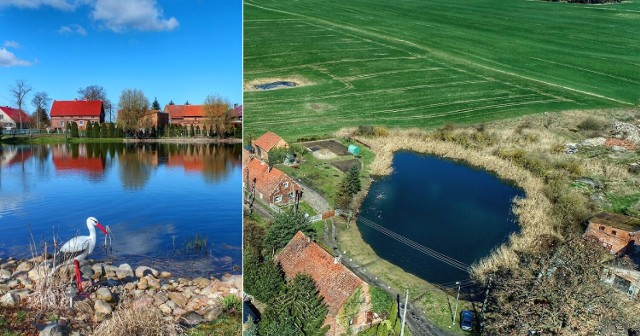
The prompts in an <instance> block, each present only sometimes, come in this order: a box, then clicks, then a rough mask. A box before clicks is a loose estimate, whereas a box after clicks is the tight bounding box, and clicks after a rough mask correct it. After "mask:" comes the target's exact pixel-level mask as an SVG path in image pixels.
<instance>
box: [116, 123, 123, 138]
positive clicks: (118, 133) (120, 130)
mask: <svg viewBox="0 0 640 336" xmlns="http://www.w3.org/2000/svg"><path fill="white" fill-rule="evenodd" d="M116 136H117V137H118V138H124V129H123V128H122V127H120V126H118V125H116Z"/></svg>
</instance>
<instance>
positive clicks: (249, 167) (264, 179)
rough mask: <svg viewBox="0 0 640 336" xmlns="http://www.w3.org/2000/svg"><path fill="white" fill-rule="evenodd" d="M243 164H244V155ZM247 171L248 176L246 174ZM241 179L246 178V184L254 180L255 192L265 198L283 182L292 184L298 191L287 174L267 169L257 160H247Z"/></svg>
mask: <svg viewBox="0 0 640 336" xmlns="http://www.w3.org/2000/svg"><path fill="white" fill-rule="evenodd" d="M243 153H244V152H243ZM243 162H245V159H244V155H243ZM247 171H248V172H249V174H247ZM243 177H244V178H247V177H248V180H247V182H248V183H251V181H253V179H254V178H255V179H256V190H258V191H259V192H261V193H262V194H264V195H266V196H271V194H273V192H274V191H276V190H277V189H278V188H279V185H280V184H281V183H283V182H285V181H289V182H291V183H293V185H294V188H295V189H300V187H299V186H298V185H297V184H296V183H295V182H293V180H291V178H290V177H289V176H288V175H287V174H285V173H283V172H282V171H280V170H279V169H278V168H275V167H272V168H271V169H269V165H267V164H266V163H264V162H262V161H260V160H258V159H250V160H249V162H248V164H246V166H245V170H244V171H243Z"/></svg>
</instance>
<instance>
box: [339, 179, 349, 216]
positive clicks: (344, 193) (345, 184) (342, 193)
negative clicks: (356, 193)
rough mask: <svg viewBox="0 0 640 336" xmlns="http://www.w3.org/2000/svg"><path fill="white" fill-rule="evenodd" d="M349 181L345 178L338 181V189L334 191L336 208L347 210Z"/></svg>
mask: <svg viewBox="0 0 640 336" xmlns="http://www.w3.org/2000/svg"><path fill="white" fill-rule="evenodd" d="M349 189H350V188H349V180H348V178H347V176H345V177H344V178H343V179H342V180H340V184H338V189H337V190H336V208H339V209H347V208H349V204H350V203H351V194H350V193H349Z"/></svg>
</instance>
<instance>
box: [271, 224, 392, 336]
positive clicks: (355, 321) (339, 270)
mask: <svg viewBox="0 0 640 336" xmlns="http://www.w3.org/2000/svg"><path fill="white" fill-rule="evenodd" d="M276 262H278V263H279V264H280V266H281V267H282V270H283V271H284V274H285V276H286V277H287V278H288V279H292V278H293V277H295V276H296V275H297V274H300V273H303V274H308V275H309V276H310V277H311V278H312V279H313V281H314V282H315V283H316V287H317V288H318V292H319V293H320V296H322V298H323V301H324V303H325V304H326V305H327V308H328V310H329V311H328V313H327V317H326V319H325V325H329V326H330V327H331V329H329V332H327V335H343V334H346V332H347V328H351V331H352V332H354V333H358V332H360V331H362V330H363V329H365V328H366V327H368V326H371V325H372V324H374V323H378V322H380V318H379V317H378V316H377V315H376V314H374V313H373V311H372V309H373V308H372V305H371V294H370V292H369V285H368V284H367V283H366V282H364V281H363V280H362V279H360V278H359V277H358V276H357V275H355V274H354V273H353V272H351V271H350V270H349V269H348V268H347V267H346V266H344V265H343V264H342V263H341V262H340V260H339V258H337V257H333V256H332V255H331V254H330V253H329V252H327V251H326V250H324V249H323V248H322V247H320V245H318V244H317V243H315V242H314V241H312V240H311V239H310V238H309V237H307V236H305V234H304V233H302V232H301V231H298V233H296V234H295V236H293V238H292V239H291V241H289V243H288V244H287V246H285V247H284V249H283V250H282V252H280V254H278V256H276ZM358 295H359V296H360V297H359V298H357V296H358ZM354 298H357V300H355V301H356V302H358V303H359V305H358V307H357V311H356V312H355V314H354V315H352V316H346V315H345V314H344V309H343V308H344V306H345V304H347V302H349V301H351V302H354ZM338 316H342V318H339V317H338ZM346 318H348V320H345V319H346Z"/></svg>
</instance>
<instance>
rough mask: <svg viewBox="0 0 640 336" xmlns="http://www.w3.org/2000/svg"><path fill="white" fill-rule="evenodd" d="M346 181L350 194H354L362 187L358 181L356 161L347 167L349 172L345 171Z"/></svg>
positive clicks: (358, 171)
mask: <svg viewBox="0 0 640 336" xmlns="http://www.w3.org/2000/svg"><path fill="white" fill-rule="evenodd" d="M347 181H348V184H349V194H350V195H355V194H357V193H358V192H359V191H360V190H361V189H362V185H361V183H360V167H359V166H358V164H357V163H356V164H354V165H353V166H351V168H350V169H349V172H348V173H347Z"/></svg>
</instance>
